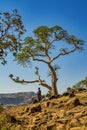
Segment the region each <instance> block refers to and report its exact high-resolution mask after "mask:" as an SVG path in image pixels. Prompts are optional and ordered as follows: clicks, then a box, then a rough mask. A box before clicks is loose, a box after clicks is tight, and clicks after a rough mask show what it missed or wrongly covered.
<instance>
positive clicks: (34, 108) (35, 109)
mask: <svg viewBox="0 0 87 130" xmlns="http://www.w3.org/2000/svg"><path fill="white" fill-rule="evenodd" d="M35 112H41V105H40V104H39V105H37V106H35V107H32V108H31V109H30V113H35Z"/></svg>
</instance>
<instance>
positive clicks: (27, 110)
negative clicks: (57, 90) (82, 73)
mask: <svg viewBox="0 0 87 130" xmlns="http://www.w3.org/2000/svg"><path fill="white" fill-rule="evenodd" d="M0 130H87V91H86V90H84V91H80V92H77V93H76V94H75V96H74V95H72V96H70V95H68V96H60V97H58V98H57V99H50V100H47V101H43V102H39V103H35V104H30V105H22V106H15V107H9V108H6V109H5V110H3V111H2V112H1V113H0Z"/></svg>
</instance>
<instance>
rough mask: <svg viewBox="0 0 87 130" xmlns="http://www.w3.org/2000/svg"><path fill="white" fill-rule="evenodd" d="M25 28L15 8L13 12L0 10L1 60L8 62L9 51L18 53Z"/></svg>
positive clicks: (3, 62) (4, 62)
mask: <svg viewBox="0 0 87 130" xmlns="http://www.w3.org/2000/svg"><path fill="white" fill-rule="evenodd" d="M24 32H25V28H24V25H23V23H22V20H21V16H20V15H19V14H18V11H17V10H16V9H15V10H13V12H12V13H9V12H2V11H0V61H1V63H2V64H3V65H4V64H6V60H5V57H6V56H7V54H8V52H12V53H13V55H15V54H16V52H17V51H18V50H20V48H21V40H22V39H21V36H22V35H23V34H24Z"/></svg>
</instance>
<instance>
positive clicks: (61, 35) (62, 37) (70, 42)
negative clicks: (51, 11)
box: [10, 25, 84, 95]
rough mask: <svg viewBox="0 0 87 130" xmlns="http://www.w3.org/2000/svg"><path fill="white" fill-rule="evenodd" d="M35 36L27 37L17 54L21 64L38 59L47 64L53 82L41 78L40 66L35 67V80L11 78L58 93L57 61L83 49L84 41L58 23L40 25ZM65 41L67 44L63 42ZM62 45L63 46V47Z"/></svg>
mask: <svg viewBox="0 0 87 130" xmlns="http://www.w3.org/2000/svg"><path fill="white" fill-rule="evenodd" d="M33 33H34V37H30V36H28V37H26V38H25V40H24V43H23V46H22V49H21V50H20V52H19V53H18V54H17V55H16V60H17V61H18V63H19V64H22V65H27V63H30V62H33V61H37V62H39V63H40V62H42V63H43V64H46V65H47V67H48V69H49V76H51V84H50V85H49V84H48V83H46V81H45V79H42V78H41V75H40V72H39V67H37V66H36V67H35V70H36V71H35V74H36V75H37V79H36V80H33V81H26V80H24V79H23V80H21V79H20V78H19V77H16V78H14V76H13V75H12V74H11V75H10V78H11V79H12V80H13V81H15V82H17V83H22V84H27V83H36V82H37V83H39V85H41V86H43V87H46V88H48V89H49V90H50V91H51V93H52V95H58V91H57V81H58V76H57V70H58V69H59V66H58V64H55V61H56V60H57V59H58V58H60V57H62V56H65V55H69V54H71V53H73V52H75V51H82V50H83V44H84V41H83V40H81V39H79V38H76V36H75V35H69V34H68V32H67V31H66V30H65V29H63V28H62V27H60V26H58V25H56V26H53V27H48V26H39V27H38V28H37V29H35V30H34V31H33ZM63 43H65V44H63ZM61 45H62V47H61Z"/></svg>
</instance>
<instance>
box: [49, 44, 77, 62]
mask: <svg viewBox="0 0 87 130" xmlns="http://www.w3.org/2000/svg"><path fill="white" fill-rule="evenodd" d="M76 49H77V48H76V46H75V47H74V48H73V49H72V50H70V51H66V50H64V51H63V52H62V53H59V54H58V55H57V56H55V57H54V58H53V59H52V60H51V61H50V63H51V62H53V61H54V60H56V59H57V58H59V57H60V56H64V55H67V54H70V53H73V52H74V51H76Z"/></svg>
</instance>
